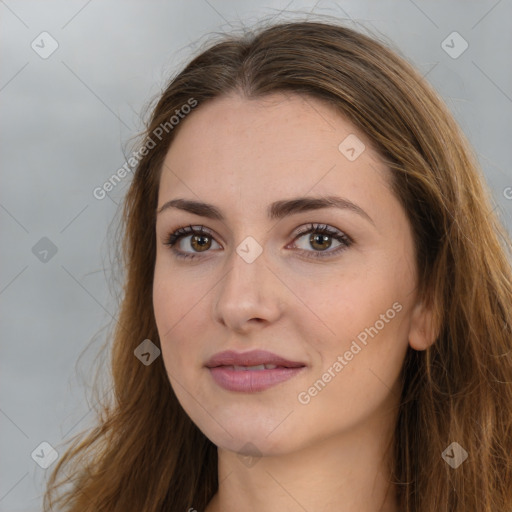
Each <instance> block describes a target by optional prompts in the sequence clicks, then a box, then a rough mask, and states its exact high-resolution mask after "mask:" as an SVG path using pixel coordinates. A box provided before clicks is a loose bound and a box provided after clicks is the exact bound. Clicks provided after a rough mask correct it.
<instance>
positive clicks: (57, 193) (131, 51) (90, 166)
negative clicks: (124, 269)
mask: <svg viewBox="0 0 512 512" xmlns="http://www.w3.org/2000/svg"><path fill="white" fill-rule="evenodd" d="M283 9H286V12H284V13H280V11H281V10H283ZM304 11H313V12H314V13H317V14H319V15H328V16H336V17H339V18H343V19H346V20H347V23H348V26H352V27H355V28H359V29H363V28H364V27H366V28H367V29H369V30H371V31H372V32H373V33H374V34H381V36H382V37H383V38H384V39H385V40H387V41H388V42H389V43H391V44H392V45H394V46H395V47H397V48H399V50H400V51H401V52H402V54H403V55H404V56H406V57H407V58H408V59H409V60H410V61H411V62H413V63H414V64H415V65H416V66H417V67H418V68H419V69H420V70H421V72H422V73H423V74H425V75H427V78H428V80H429V81H430V82H431V83H432V84H433V85H434V86H435V87H436V89H437V90H438V91H439V92H440V93H441V95H442V96H443V98H444V99H445V100H446V102H447V104H448V106H449V107H450V109H451V110H452V112H453V113H454V115H455V117H456V119H457V120H458V121H459V123H460V124H461V126H462V128H463V130H464V131H465V133H466V134H467V136H468V138H469V139H470V141H471V142H472V144H473V145H474V147H475V148H476V150H477V153H478V157H479V159H480V162H481V165H482V167H483V169H484V172H485V175H486V177H487V181H488V183H489V185H490V187H491V189H492V192H493V195H494V203H495V206H496V210H497V211H498V212H499V213H500V216H501V217H502V219H503V222H504V223H505V224H506V226H507V227H508V229H509V230H511V228H512V189H510V188H508V187H512V173H511V171H510V169H511V163H512V150H511V146H512V145H511V142H510V137H511V133H512V129H511V128H512V70H511V66H510V55H511V49H512V48H511V47H512V44H511V43H512V30H510V21H509V20H511V19H512V2H511V1H510V0H501V1H496V0H492V1H467V0H460V1H448V2H447V1H444V2H439V1H430V2H429V1H420V0H414V1H412V0H399V1H397V0H385V1H383V0H373V1H368V0H364V1H361V0H357V1H356V0H346V1H339V2H332V1H330V2H329V1H318V2H316V3H315V2H300V1H293V0H292V1H291V2H290V1H289V0H286V1H266V2H265V1H262V2H248V1H241V2H235V1H232V0H230V1H221V0H208V1H207V0H189V1H173V2H171V1H167V2H164V1H156V0H155V1H151V2H143V1H137V2H135V1H123V2H121V1H120V0H108V1H102V2H99V1H98V0H96V1H94V0H89V1H66V2H64V1H60V2H57V1H46V2H40V1H20V0H5V1H2V0H0V24H1V26H0V38H1V46H0V48H1V58H0V102H1V106H2V115H1V118H0V130H1V133H0V144H1V151H2V153H1V154H2V167H1V169H2V181H1V184H2V185H1V188H0V224H1V230H2V243H1V246H0V251H1V254H0V260H1V263H2V264H1V267H0V268H1V271H0V314H1V325H2V345H1V357H0V365H1V373H0V375H1V388H0V393H1V394H0V431H1V434H2V435H1V445H0V449H1V455H0V460H1V468H0V511H9V512H14V511H24V512H32V511H38V510H41V496H42V492H43V484H44V478H45V473H46V471H50V469H48V470H45V469H42V468H41V467H39V466H38V465H37V464H36V463H35V462H34V460H33V459H32V458H31V453H32V452H33V450H34V449H35V448H36V447H38V445H39V444H40V443H41V442H43V441H46V442H48V443H50V444H51V445H52V446H54V447H58V445H59V444H60V443H61V442H62V441H63V439H65V438H67V437H69V436H70V435H73V434H76V433H77V432H79V431H80V430H82V429H84V428H86V427H87V426H88V425H90V424H91V422H92V420H93V418H94V414H93V412H91V409H90V405H91V404H90V403H88V400H86V392H87V391H88V389H89V387H90V384H91V383H92V378H91V371H90V370H89V368H90V365H91V362H92V360H93V358H94V355H95V354H96V353H97V352H98V349H99V348H100V346H101V345H102V343H103V342H104V340H105V337H106V334H105V333H106V331H105V330H104V329H103V330H102V328H103V327H105V326H107V325H108V324H109V322H111V321H112V317H116V311H115V308H116V300H115V293H116V290H117V288H116V286H115V284H113V285H112V287H111V288H112V289H109V286H108V283H109V281H110V280H111V279H112V274H111V268H112V265H111V261H110V256H109V254H110V252H109V247H111V245H112V240H113V239H112V238H111V233H110V231H108V227H109V224H111V221H113V220H115V215H116V209H117V203H119V202H120V200H121V198H122V196H123V193H124V191H125V190H126V186H127V185H128V184H129V180H130V178H129V177H128V178H125V180H124V181H123V183H122V184H120V185H118V186H117V187H116V189H115V190H114V191H113V192H112V193H111V194H110V196H109V197H106V198H104V199H103V200H98V199H96V198H95V197H94V196H93V194H92V191H93V189H94V188H95V187H98V186H101V185H102V184H103V183H104V182H105V181H106V180H107V179H108V178H109V177H110V176H111V175H112V174H113V173H115V172H116V170H117V169H118V168H119V167H121V166H122V165H123V164H124V162H125V156H123V155H126V154H129V150H127V149H126V147H127V143H128V142H129V141H130V139H131V138H132V137H133V136H135V135H136V134H137V133H138V132H139V131H140V130H141V129H142V123H141V113H142V112H143V107H144V106H145V105H146V104H147V103H148V101H149V100H151V99H153V98H154V97H155V95H157V94H158V92H159V91H160V90H161V88H162V87H163V86H164V84H165V82H166V80H167V78H168V77H169V76H170V74H171V73H174V72H175V71H176V70H177V69H178V68H179V67H180V66H182V65H183V64H184V63H185V62H186V61H187V59H188V58H189V57H190V55H191V54H192V53H193V52H195V51H196V50H197V48H198V46H199V45H198V44H197V43H199V44H202V43H204V42H205V41H206V39H207V34H208V33H210V32H212V31H225V30H231V28H232V27H234V28H237V29H238V28H240V26H242V24H245V25H252V24H253V23H254V22H255V21H256V20H258V19H259V18H260V17H261V16H266V17H270V16H272V15H275V16H276V17H278V18H281V19H283V18H285V17H286V18H293V17H296V16H297V15H301V13H303V12H304ZM297 12H298V13H299V14H297ZM356 21H357V24H356ZM44 31H46V32H48V33H49V34H50V35H51V37H52V38H53V39H54V40H56V41H57V43H58V45H59V46H58V48H57V50H56V51H55V52H54V53H53V54H52V55H50V56H49V57H48V58H46V59H43V58H41V57H40V55H39V54H38V53H36V51H34V50H33V49H32V47H31V44H32V42H33V41H35V43H34V44H37V45H39V48H40V51H43V49H44V51H47V50H48V49H49V48H51V46H50V44H51V41H50V40H49V39H44V38H47V37H48V36H40V34H41V32H44ZM453 31H457V32H459V33H460V34H461V36H462V37H463V38H464V39H465V40H466V41H467V42H468V44H469V48H468V49H467V50H466V51H465V52H464V53H463V54H462V55H460V56H459V57H458V58H452V57H451V56H450V55H448V54H447V53H446V52H445V51H444V50H443V48H442V46H441V43H442V41H443V40H445V39H446V37H447V36H448V35H449V34H451V33H452V32H453ZM42 38H43V42H41V39H42ZM460 43H461V41H455V43H454V45H455V50H457V49H458V48H460ZM450 44H451V43H450ZM43 47H44V48H43ZM507 191H508V192H507ZM507 196H508V198H507ZM43 237H46V238H47V239H49V240H50V241H51V243H52V244H53V246H55V249H56V250H57V252H56V253H55V254H54V255H52V253H51V252H49V253H48V254H47V255H46V254H45V253H44V252H41V251H44V249H45V244H48V242H47V241H45V240H43V241H42V242H41V241H40V240H41V239H42V238H43ZM36 244H39V245H36ZM34 246H36V249H33V247H34ZM41 258H43V261H41ZM45 258H46V260H45ZM93 339H94V340H95V341H94V342H93V344H92V346H91V348H90V350H88V351H87V352H86V353H85V354H84V356H83V358H82V360H81V361H82V363H81V366H80V365H79V366H78V367H77V364H76V363H77V359H78V357H79V355H80V354H81V353H82V352H83V350H84V349H85V348H86V346H87V345H88V344H89V343H90V342H91V340H93ZM81 368H82V370H81ZM80 372H82V373H80ZM80 375H83V379H82V378H81V377H80ZM83 380H84V381H85V383H86V384H84V382H83ZM45 456H46V455H45Z"/></svg>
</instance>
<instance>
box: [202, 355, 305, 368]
mask: <svg viewBox="0 0 512 512" xmlns="http://www.w3.org/2000/svg"><path fill="white" fill-rule="evenodd" d="M205 366H206V367H208V368H217V367H220V366H225V367H232V368H234V369H238V370H242V371H245V370H248V371H253V370H254V371H263V370H274V369H276V368H301V367H304V366H306V365H305V363H303V362H299V361H292V360H289V359H286V358H284V357H282V356H279V355H277V354H274V353H273V352H268V351H267V350H251V351H250V352H241V353H240V352H235V351H234V350H226V351H224V352H220V353H218V354H215V355H214V356H213V357H211V358H210V359H209V360H208V361H207V362H206V364H205Z"/></svg>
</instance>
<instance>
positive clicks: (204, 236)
mask: <svg viewBox="0 0 512 512" xmlns="http://www.w3.org/2000/svg"><path fill="white" fill-rule="evenodd" d="M306 235H309V237H307V236H306ZM302 238H303V239H304V242H303V243H302V247H299V249H300V252H302V253H303V254H304V255H305V256H306V257H308V258H309V257H312V258H325V257H332V256H334V255H337V254H339V253H340V252H341V251H343V250H345V249H347V248H348V247H350V246H351V245H352V243H353V240H352V239H351V238H350V237H349V236H348V235H346V234H345V233H343V232H341V231H340V230H338V229H336V228H333V227H331V226H327V225H325V224H323V225H322V224H309V225H307V226H304V227H303V228H300V229H299V231H298V232H296V233H295V238H294V240H293V247H292V248H297V247H296V245H295V242H296V241H297V240H300V239H302ZM186 239H189V240H188V242H187V243H184V241H185V240H186ZM333 239H334V240H335V241H336V242H337V243H338V245H337V246H335V249H334V250H328V249H330V248H331V246H332V241H333ZM164 244H165V245H168V246H169V247H170V248H171V249H172V251H173V252H174V254H175V255H176V257H177V258H189V259H193V258H197V257H200V253H202V252H205V253H206V252H208V250H209V249H210V248H212V244H217V246H218V247H219V248H220V245H219V244H218V242H216V241H215V239H214V238H213V235H212V234H211V233H210V231H209V230H207V229H205V228H204V227H203V226H184V227H181V228H179V229H177V230H176V231H174V232H173V233H171V234H170V235H169V236H168V237H167V239H166V240H165V242H164ZM304 245H305V246H306V247H305V248H304ZM184 246H185V247H184ZM187 246H188V248H189V249H192V251H187V250H185V248H186V247H187ZM308 247H312V248H313V249H314V250H313V251H311V250H309V249H308Z"/></svg>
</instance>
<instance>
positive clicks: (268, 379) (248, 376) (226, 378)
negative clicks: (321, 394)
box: [209, 366, 305, 393]
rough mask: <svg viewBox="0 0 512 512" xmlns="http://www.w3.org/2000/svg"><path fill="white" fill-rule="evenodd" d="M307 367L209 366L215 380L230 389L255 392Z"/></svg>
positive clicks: (290, 376)
mask: <svg viewBox="0 0 512 512" xmlns="http://www.w3.org/2000/svg"><path fill="white" fill-rule="evenodd" d="M304 368H305V367H304V366H301V367H300V368H283V367H280V368H279V367H278V368H274V369H273V370H235V369H233V368H230V367H229V366H217V367H215V368H209V370H210V373H211V376H212V377H213V380H214V381H215V382H216V383H217V384H218V385H219V386H221V387H223V388H224V389H227V390H228V391H242V392H244V393H253V392H256V391H264V390H265V389H268V388H270V387H272V386H275V385H276V384H279V383H280V382H284V381H285V380H288V379H291V378H292V377H294V376H295V375H297V374H298V373H300V372H301V371H302V370H303V369H304Z"/></svg>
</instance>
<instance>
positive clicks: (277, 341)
mask: <svg viewBox="0 0 512 512" xmlns="http://www.w3.org/2000/svg"><path fill="white" fill-rule="evenodd" d="M349 134H355V135H356V136H357V137H358V139H359V140H360V141H362V142H363V143H364V144H365V146H366V149H365V150H364V151H363V152H362V153H361V154H360V156H359V157H358V158H357V159H356V160H354V161H349V160H348V159H347V158H346V157H345V155H344V154H342V153H341V152H340V151H339V150H338V146H339V144H340V142H341V141H343V140H344V139H345V138H346V137H347V136H348V135H349ZM389 183H390V173H389V170H388V169H387V168H386V167H385V166H384V164H383V163H382V162H381V160H380V158H379V156H378V155H377V153H376V152H375V151H374V150H373V149H372V147H371V142H370V140H369V139H368V138H367V137H366V136H365V135H364V133H361V132H360V131H359V130H357V129H356V128H355V127H354V126H353V125H352V124H351V123H350V122H348V121H347V120H346V119H344V118H343V117H341V116H340V115H339V114H338V113H336V112H335V111H333V109H332V107H330V106H328V105H326V104H324V103H323V102H320V101H318V100H314V99H311V98H307V99H306V98H304V97H301V96H299V95H294V94H291V95H285V94H281V93H279V94H273V95H270V96H266V97H265V98H264V99H256V100H255V99H246V98H243V97H241V96H238V95H236V94H232V95H229V96H226V97H222V98H217V99H215V100H213V101H211V102H209V103H206V104H204V105H200V106H199V107H198V108H197V109H196V110H195V111H194V112H193V113H192V114H190V115H189V116H188V117H187V119H186V120H184V121H182V124H181V125H180V130H179V132H178V134H177V137H176V139H175V141H174V142H173V144H172V146H171V147H170V150H169V152H168V154H167V156H166V159H165V162H164V166H163V171H162V176H161V181H160V188H159V196H158V206H159V207H161V206H162V205H163V204H164V203H165V202H167V201H169V200H172V199H177V198H186V199H191V200H197V201H203V202H207V203H212V204H214V205H215V206H217V207H218V208H219V209H220V210H221V211H222V213H223V215H224V218H225V220H224V221H220V220H213V219H207V218H204V217H201V216H198V215H195V214H192V213H189V212H186V211H183V210H179V209H176V208H169V209H166V210H164V211H162V212H161V213H159V214H158V215H157V222H156V235H157V255H156V267H155V274H154V287H153V301H154V310H155V318H156V323H157V328H158V332H159V336H160V340H161V346H162V357H163V361H164V364H165V367H166V370H167V373H168V376H169V379H170V382H171V385H172V387H173V390H174V391H175V393H176V396H177V397H178V400H179V401H180V403H181V405H182V406H183V408H184V410H185V411H186V412H187V414H188V415H189V416H190V418H191V419H192V420H193V421H194V423H195V424H196V425H197V426H198V427H199V428H200V429H201V431H202V432H203V433H204V434H205V435H206V436H207V437H208V438H209V439H210V440H211V441H212V442H213V443H214V444H215V445H217V447H218V453H219V466H218V470H219V482H220V485H219V491H218V493H217V494H216V495H215V496H214V497H213V499H212V500H211V502H210V503H209V505H208V508H207V509H206V510H207V512H217V511H223V512H231V511H235V510H236V511H239V510H244V511H247V512H252V511H261V510H265V511H267V512H273V511H304V510H308V511H313V510H314V511H317V512H321V511H324V512H327V511H333V510H336V511H337V512H344V511H354V510H358V511H359V512H377V511H383V512H394V511H396V510H397V506H396V499H395V495H394V493H393V490H392V488H391V487H390V486H389V484H388V478H389V464H390V459H389V452H386V448H387V447H388V446H389V443H390V442H392V439H393V428H394V424H395V420H396V414H397V405H398V399H399V391H400V389H399V386H398V378H399V373H400V370H401V368H402V365H403V362H404V357H405V354H406V350H407V347H408V345H411V347H412V348H414V349H416V350H424V349H425V348H427V347H428V345H429V344H431V343H432V342H433V340H434V339H435V337H434V335H433V333H432V330H431V329H429V327H428V326H429V325H430V323H429V322H430V319H431V313H430V311H428V310H427V309H426V308H424V306H423V305H422V303H421V300H420V299H419V297H418V296H417V293H416V287H417V269H416V268H415V259H414V246H413V237H412V231H411V227H410V224H409V221H408V218H407V214H406V212H405V211H404V210H403V208H402V207H401V205H400V203H399V202H398V199H397V198H396V197H395V196H394V194H393V193H392V192H391V189H390V184H389ZM333 194H336V195H339V196H342V197H344V198H346V199H349V200H350V201H352V202H353V203H356V204H357V205H358V206H360V208H362V209H363V210H364V211H365V212H366V213H367V214H368V216H369V217H371V219H372V221H373V222H370V221H368V220H367V219H365V218H364V217H363V216H360V215H357V214H356V213H354V212H353V211H351V210H349V209H337V208H323V209H319V210H314V211H306V212H301V213H295V214H293V215H290V216H287V217H285V218H283V219H280V220H270V219H269V218H268V217H267V213H266V209H267V206H268V205H269V204H270V203H272V202H273V201H278V200H284V199H291V198H296V197H304V196H308V197H310V196H311V197H312V196H322V195H333ZM310 223H321V224H327V225H328V226H331V227H333V228H336V229H338V230H340V231H341V232H343V233H345V234H347V235H348V236H350V237H352V238H353V239H354V242H353V244H352V245H351V246H350V247H348V248H346V249H345V250H343V251H341V252H338V253H337V254H334V255H330V254H329V251H336V249H337V248H338V247H339V246H340V242H338V241H336V240H335V239H334V238H329V240H330V241H331V246H330V247H327V245H325V244H324V245H322V244H321V245H320V248H319V246H318V245H316V246H315V245H313V246H312V245H311V243H309V238H310V235H309V234H307V235H301V236H300V238H297V237H296V230H297V228H300V227H302V226H306V227H307V226H308V225H309V224H310ZM190 224H191V225H194V226H200V225H203V226H205V227H206V228H208V229H209V230H210V231H211V232H212V233H213V235H212V238H213V240H212V241H211V244H210V246H209V248H207V249H206V250H205V251H204V250H203V252H201V246H199V245H198V244H197V243H196V244H195V245H191V243H190V242H191V241H192V238H193V235H188V236H185V237H184V238H182V239H181V241H180V242H178V243H177V246H175V248H179V249H181V251H182V252H186V253H192V254H197V255H198V257H197V258H196V259H195V260H186V259H185V260H182V259H179V258H177V257H176V256H175V254H174V253H173V251H172V249H171V248H170V247H169V246H168V245H165V241H166V237H167V236H168V235H169V234H170V233H172V232H173V231H175V230H176V229H177V228H179V227H182V226H188V225H190ZM248 236H251V237H253V238H254V239H255V240H256V241H257V242H258V243H259V245H260V246H261V248H262V249H263V252H262V254H261V255H260V256H259V257H258V258H256V260H255V261H253V262H252V263H247V262H246V261H245V260H244V259H243V258H242V257H240V256H239V255H238V254H237V252H236V248H237V246H238V245H239V244H240V243H241V242H242V241H243V240H244V239H245V238H246V237H248ZM203 241H204V240H203ZM322 248H324V250H323V254H324V256H325V257H323V258H314V257H311V256H310V255H311V254H312V253H313V252H322ZM308 256H309V257H308ZM394 303H398V304H399V305H401V306H402V309H401V311H400V312H398V313H396V315H395V316H394V318H393V319H392V320H389V321H388V322H386V323H385V326H384V327H383V328H382V329H380V330H379V331H378V334H377V335H374V337H369V338H368V342H367V345H366V346H364V345H361V344H360V343H359V345H361V346H362V349H361V350H360V351H359V352H358V353H357V354H356V355H354V357H353V358H352V360H350V361H346V362H347V364H346V366H344V367H343V369H342V370H341V371H339V372H334V374H335V377H333V378H331V380H330V382H328V383H327V384H326V385H325V387H324V388H323V389H322V390H321V391H320V392H318V393H317V394H316V395H315V396H313V397H310V398H311V399H310V401H309V403H307V404H304V403H301V402H300V401H299V400H298V395H299V394H300V393H301V392H304V391H306V392H307V390H308V389H309V388H310V387H311V386H312V385H313V383H314V382H315V381H317V380H318V379H320V378H322V375H323V374H324V373H325V372H326V371H327V370H328V368H330V367H331V368H332V366H333V364H334V363H335V361H337V360H338V359H337V358H338V356H343V354H344V353H345V352H346V351H347V350H349V348H350V346H351V343H352V342H353V340H355V339H356V337H357V336H358V334H360V333H361V332H362V331H364V329H365V328H369V327H370V326H374V325H375V324H376V321H377V320H379V319H380V318H382V317H381V315H382V314H385V313H386V311H387V310H389V309H390V308H392V305H393V304H394ZM227 349H232V350H235V351H238V352H245V351H249V350H252V349H266V350H270V351H272V352H274V353H276V354H278V355H280V356H283V357H285V358H287V359H290V360H293V361H301V362H303V363H304V364H306V369H305V370H303V371H302V372H301V374H299V375H297V376H296V377H294V378H292V379H290V380H288V381H286V382H283V383H280V384H278V385H276V386H274V387H272V388H270V389H267V390H265V391H261V392H256V393H242V392H234V391H227V390H225V389H223V388H221V387H219V386H218V385H217V384H216V383H215V382H214V381H213V379H212V377H211V375H210V372H209V370H208V369H207V368H205V367H204V364H205V363H206V361H207V360H208V359H209V358H210V357H211V356H212V355H214V354H216V353H218V352H220V351H223V350H227ZM331 373H332V369H331ZM302 396H304V395H302ZM248 443H250V444H248ZM251 457H252V458H251ZM192 505H193V504H192Z"/></svg>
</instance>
